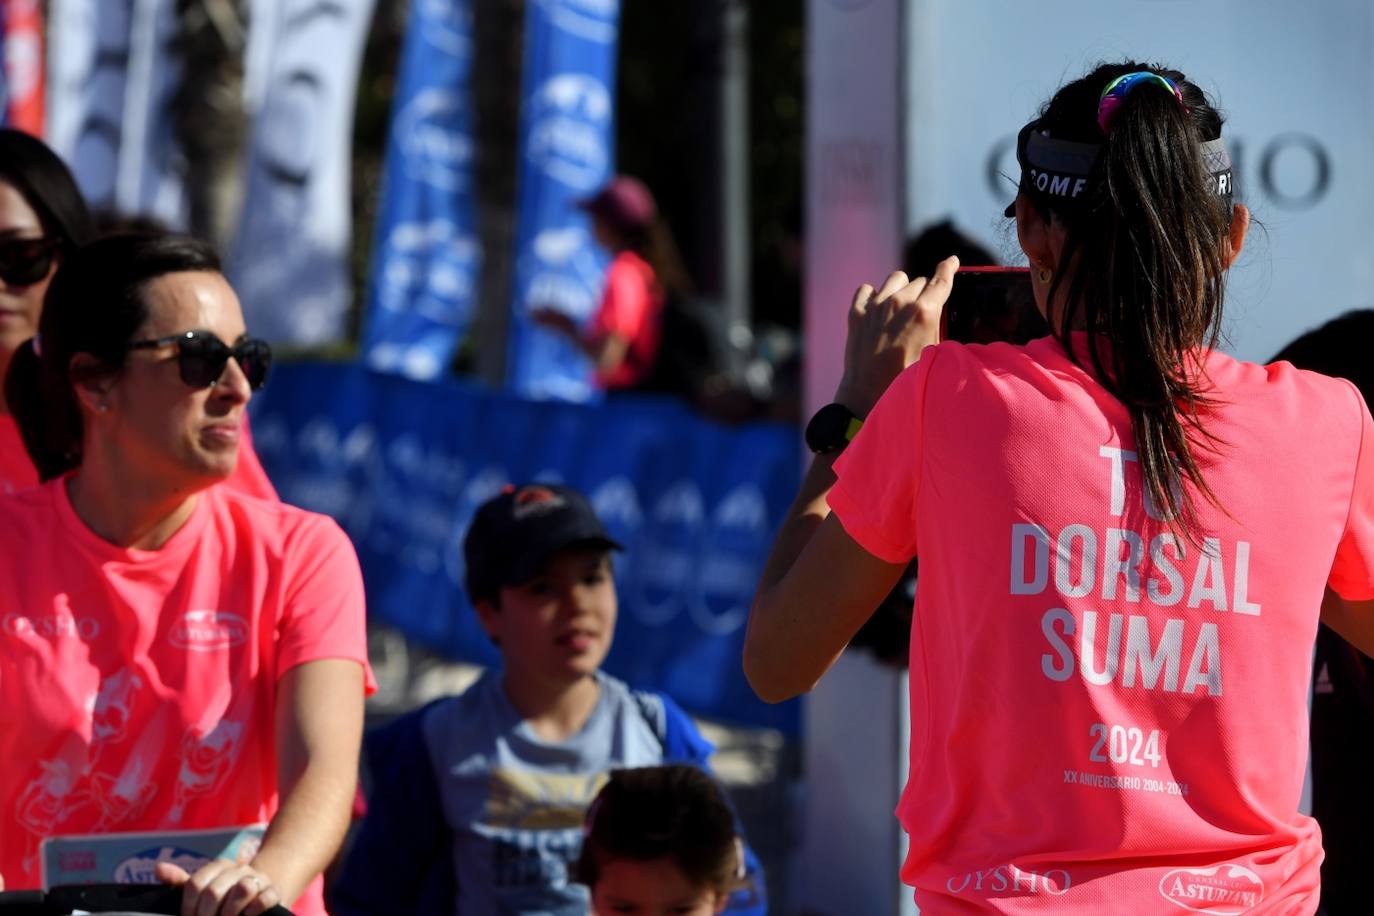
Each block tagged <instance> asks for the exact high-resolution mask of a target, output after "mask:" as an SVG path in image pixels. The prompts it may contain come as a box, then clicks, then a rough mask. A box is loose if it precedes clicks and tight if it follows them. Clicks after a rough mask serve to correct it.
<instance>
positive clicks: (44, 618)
mask: <svg viewBox="0 0 1374 916" xmlns="http://www.w3.org/2000/svg"><path fill="white" fill-rule="evenodd" d="M3 626H4V629H5V632H6V633H8V634H10V635H11V636H25V635H34V636H42V637H45V638H48V639H52V638H54V637H57V636H79V637H81V638H82V639H95V638H96V637H97V636H99V635H100V621H98V620H96V619H95V618H94V617H75V616H73V615H72V613H71V612H70V611H58V612H57V613H55V614H40V615H35V616H32V617H30V616H27V615H25V614H6V615H5V619H4V623H3Z"/></svg>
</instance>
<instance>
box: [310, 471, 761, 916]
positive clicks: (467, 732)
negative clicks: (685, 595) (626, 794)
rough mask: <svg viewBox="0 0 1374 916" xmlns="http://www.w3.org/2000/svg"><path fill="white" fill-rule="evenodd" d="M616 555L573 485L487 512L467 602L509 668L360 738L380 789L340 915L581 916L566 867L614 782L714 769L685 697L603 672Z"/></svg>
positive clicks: (471, 546)
mask: <svg viewBox="0 0 1374 916" xmlns="http://www.w3.org/2000/svg"><path fill="white" fill-rule="evenodd" d="M619 549H620V545H619V544H617V543H616V542H615V541H614V540H613V539H612V538H611V537H610V535H609V534H608V533H607V532H606V530H605V528H604V527H603V526H602V524H601V521H600V520H599V519H598V518H597V516H596V513H595V512H594V511H593V510H592V507H591V505H590V504H589V503H588V502H587V500H586V499H585V498H584V497H583V496H582V495H581V494H580V493H578V492H577V491H576V490H573V489H570V488H568V487H563V486H556V485H553V484H548V485H545V484H532V485H528V486H524V487H520V488H518V489H516V488H514V487H511V488H507V490H506V491H504V492H502V493H501V494H500V495H498V496H496V497H494V498H493V499H491V500H489V501H488V502H486V503H484V504H483V505H482V506H481V507H480V508H479V509H478V510H477V513H476V515H475V516H474V518H473V521H472V525H471V527H470V528H469V530H468V534H467V537H466V538H465V540H464V543H463V553H464V559H465V560H466V564H467V590H468V597H469V598H470V599H471V601H472V604H473V607H474V608H475V610H476V612H477V616H478V618H479V620H480V621H481V624H482V628H483V629H484V630H485V631H486V634H487V636H488V637H490V638H491V640H492V642H493V643H494V644H495V645H496V647H497V649H498V650H499V651H500V653H501V667H500V668H499V669H495V670H491V671H488V672H486V673H485V674H484V675H483V676H482V677H481V678H479V679H478V680H477V682H476V683H474V684H473V685H472V686H471V687H469V688H468V689H467V690H466V691H464V692H463V693H461V694H458V695H456V696H451V697H445V698H442V699H439V700H436V701H434V702H433V703H431V704H429V705H428V706H425V707H423V708H422V709H419V710H417V711H415V712H412V713H409V714H407V715H405V716H402V717H401V718H400V719H398V720H396V721H394V722H392V723H390V724H389V725H387V726H385V727H383V728H382V729H379V730H377V731H375V732H373V733H371V734H370V735H369V736H368V737H367V738H366V740H365V753H366V757H367V761H368V765H369V767H370V769H371V773H372V777H373V779H372V782H373V790H372V794H371V797H370V798H369V800H368V801H369V807H368V815H367V818H366V819H365V821H364V822H363V825H362V828H361V830H360V832H359V834H358V837H357V840H356V842H355V843H354V846H353V849H352V852H351V853H350V855H349V858H348V861H347V864H346V867H345V868H344V869H343V872H342V877H341V879H340V881H339V884H338V886H337V887H336V888H335V893H334V896H333V899H332V900H331V901H330V912H331V913H334V914H335V916H365V914H376V916H381V914H385V916H404V914H424V916H441V914H446V913H462V914H463V916H483V914H498V913H499V914H507V913H530V914H533V913H538V914H546V916H584V914H585V913H586V912H587V892H586V889H585V888H583V887H581V886H579V885H577V884H574V883H572V881H571V880H570V879H569V874H568V873H569V870H570V868H571V865H572V863H573V862H574V861H575V860H576V859H577V856H578V853H579V851H580V848H581V844H582V824H583V821H584V819H585V817H586V811H587V806H588V805H589V804H590V802H591V800H592V799H593V798H594V797H595V796H596V793H597V792H598V790H600V788H601V787H602V785H604V784H605V782H606V778H607V774H608V773H609V772H610V771H611V770H614V769H620V768H624V767H643V766H656V765H658V764H662V763H666V762H687V763H693V764H698V765H701V766H704V765H705V762H706V759H707V757H708V756H709V755H710V753H711V751H712V747H711V745H710V744H709V743H708V742H707V741H706V739H704V738H703V737H702V736H701V734H700V733H699V732H698V731H697V729H696V726H695V725H693V723H692V721H691V719H689V718H688V717H687V715H686V714H685V713H684V712H683V711H682V710H681V709H679V708H678V706H677V704H676V703H674V702H673V701H672V700H671V699H669V698H668V697H666V696H663V695H662V694H658V693H652V692H648V691H640V690H632V689H631V688H630V687H628V686H627V685H626V684H624V683H623V682H621V681H619V680H617V679H616V678H613V677H611V676H609V675H607V674H605V673H603V672H602V671H601V663H602V661H603V660H604V659H605V658H606V653H607V652H609V651H610V648H611V640H612V636H613V635H614V632H615V624H616V616H617V611H618V605H617V601H616V592H615V582H614V578H613V572H612V567H611V552H612V551H615V550H619ZM731 912H732V913H751V914H752V913H759V914H761V913H764V912H766V904H765V903H764V901H763V898H762V895H761V894H760V895H754V896H752V897H750V898H749V899H748V900H741V901H739V902H737V903H732V907H731Z"/></svg>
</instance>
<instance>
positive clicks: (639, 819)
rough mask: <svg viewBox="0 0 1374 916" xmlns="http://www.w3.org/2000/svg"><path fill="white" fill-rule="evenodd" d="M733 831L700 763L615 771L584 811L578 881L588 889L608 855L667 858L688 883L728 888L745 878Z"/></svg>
mask: <svg viewBox="0 0 1374 916" xmlns="http://www.w3.org/2000/svg"><path fill="white" fill-rule="evenodd" d="M737 836H738V835H737V834H736V832H735V817H734V814H733V813H732V812H731V810H730V806H729V805H728V804H727V803H726V801H725V795H724V793H722V792H721V789H720V787H719V786H718V785H716V781H715V780H714V779H712V778H711V777H710V776H708V775H707V774H706V773H705V772H703V771H702V770H701V769H700V768H698V767H694V766H689V765H686V764H675V765H671V766H658V767H642V768H638V769H632V770H615V771H613V772H612V773H611V777H610V781H609V782H607V783H606V785H605V786H603V787H602V789H601V791H600V792H599V793H597V796H596V799H595V800H594V801H593V802H592V804H591V807H590V808H588V809H587V826H586V837H585V839H583V841H582V853H581V855H580V856H579V858H578V860H577V869H576V871H577V880H578V881H580V882H581V883H583V884H585V885H587V886H588V887H591V888H595V887H596V883H597V881H598V880H599V879H600V876H601V866H602V864H603V863H604V862H606V861H608V860H614V859H630V860H632V861H636V862H652V861H654V860H656V859H662V858H668V859H671V860H672V862H673V864H674V865H675V866H677V868H678V869H679V870H680V871H681V872H682V874H683V875H684V876H685V877H686V878H687V880H688V881H690V882H691V883H692V884H693V885H697V886H710V887H712V888H715V889H716V890H718V891H720V892H727V891H731V890H735V889H736V888H738V887H741V886H743V885H744V883H745V882H744V879H742V878H741V877H740V876H739V870H740V861H739V844H738V842H737Z"/></svg>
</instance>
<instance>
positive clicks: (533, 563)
mask: <svg viewBox="0 0 1374 916" xmlns="http://www.w3.org/2000/svg"><path fill="white" fill-rule="evenodd" d="M584 545H585V546H588V547H604V548H605V549H607V550H616V551H619V552H621V553H624V552H625V548H624V547H623V546H621V544H620V542H619V541H616V540H612V539H611V538H609V537H607V536H606V535H605V534H604V533H592V532H589V533H587V534H585V535H574V536H571V537H565V538H559V539H558V540H557V541H550V542H549V543H546V544H540V545H538V546H533V547H531V548H530V550H528V551H527V552H526V553H525V555H524V556H522V557H520V558H519V559H517V560H514V561H512V563H511V564H510V567H509V568H508V569H507V571H506V572H507V581H506V582H504V583H503V584H504V585H505V586H507V587H513V586H517V585H524V584H525V583H526V582H528V581H530V580H531V579H533V578H534V577H535V576H537V575H539V571H540V570H541V569H543V568H544V564H545V563H547V562H549V558H550V557H552V556H553V555H554V554H556V553H558V552H559V551H560V550H567V549H568V548H570V547H581V546H584Z"/></svg>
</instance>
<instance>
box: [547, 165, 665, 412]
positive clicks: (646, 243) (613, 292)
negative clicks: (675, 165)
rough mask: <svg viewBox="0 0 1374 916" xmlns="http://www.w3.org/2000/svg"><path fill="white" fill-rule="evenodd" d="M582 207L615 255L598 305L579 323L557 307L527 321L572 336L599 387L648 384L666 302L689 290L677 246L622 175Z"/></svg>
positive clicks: (647, 199) (642, 193) (654, 209)
mask: <svg viewBox="0 0 1374 916" xmlns="http://www.w3.org/2000/svg"><path fill="white" fill-rule="evenodd" d="M580 206H581V207H582V208H583V209H584V210H586V211H587V213H588V214H590V216H591V219H592V233H593V235H594V236H595V238H596V241H597V243H598V244H599V245H601V246H602V247H603V248H605V249H606V250H608V251H610V252H612V253H613V257H612V259H611V264H610V266H609V267H608V268H607V269H606V288H605V290H604V291H603V292H602V294H601V304H600V305H599V306H598V307H597V310H596V313H595V314H594V315H592V318H591V321H590V322H589V323H588V324H587V326H586V327H585V328H582V327H579V326H578V324H577V323H576V322H575V321H574V320H573V319H572V318H571V317H570V316H569V315H567V314H566V313H564V312H560V311H558V310H556V309H539V310H536V311H535V312H534V313H533V315H532V317H533V319H534V320H535V321H536V322H537V323H539V324H541V325H543V326H544V327H546V328H549V329H551V330H554V331H557V332H558V333H560V334H563V335H564V336H565V337H567V338H568V339H569V340H571V341H573V342H574V343H575V344H576V345H577V346H578V348H579V349H580V350H582V351H583V352H584V353H585V354H586V355H587V356H588V357H589V358H590V359H591V361H592V365H593V366H594V367H595V370H596V381H597V385H598V386H599V387H600V388H601V389H603V390H605V391H620V390H625V389H629V388H636V387H639V386H641V385H643V384H645V383H646V382H648V381H649V379H650V377H651V376H652V374H653V370H654V362H655V360H656V359H657V357H658V352H659V344H660V342H661V339H662V332H663V309H664V301H665V298H666V296H667V295H668V294H669V293H676V294H682V293H686V292H687V291H688V283H687V278H686V274H685V272H684V271H683V269H682V265H681V263H680V262H679V260H678V257H677V250H676V248H675V246H674V245H673V243H672V237H671V236H670V235H669V234H668V230H667V227H666V226H664V225H663V223H662V221H661V220H660V219H659V216H658V206H657V205H656V204H655V203H654V198H653V195H652V194H650V193H649V189H648V188H647V187H645V186H644V184H643V182H641V181H639V180H638V179H636V178H631V177H629V176H625V175H621V176H617V177H616V178H614V179H612V180H611V181H610V182H609V183H608V184H607V185H606V186H605V187H604V188H602V189H601V190H600V191H598V192H597V193H596V194H595V195H594V196H592V197H590V198H588V199H587V200H585V201H583V202H582V203H581V204H580Z"/></svg>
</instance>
